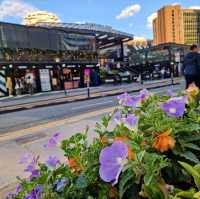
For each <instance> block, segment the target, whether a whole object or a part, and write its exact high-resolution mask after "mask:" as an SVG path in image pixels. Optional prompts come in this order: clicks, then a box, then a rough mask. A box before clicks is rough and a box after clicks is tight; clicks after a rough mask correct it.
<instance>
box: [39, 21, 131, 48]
mask: <svg viewBox="0 0 200 199" xmlns="http://www.w3.org/2000/svg"><path fill="white" fill-rule="evenodd" d="M37 26H39V27H45V28H52V29H55V28H56V29H59V30H63V31H65V32H73V33H74V32H76V33H80V34H91V35H94V36H95V38H96V42H97V47H98V48H100V49H102V48H107V47H109V46H112V45H115V44H116V43H120V42H122V41H123V42H127V41H129V40H132V39H133V35H132V34H129V33H125V32H122V31H118V30H115V29H113V28H112V27H111V26H106V25H99V24H93V23H83V24H79V23H39V24H37Z"/></svg>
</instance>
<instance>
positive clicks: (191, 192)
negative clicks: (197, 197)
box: [175, 189, 196, 199]
mask: <svg viewBox="0 0 200 199" xmlns="http://www.w3.org/2000/svg"><path fill="white" fill-rule="evenodd" d="M195 193H196V190H195V189H190V190H189V191H181V192H179V193H178V194H176V196H175V199H179V197H183V198H186V199H194V197H193V196H194V194H195Z"/></svg>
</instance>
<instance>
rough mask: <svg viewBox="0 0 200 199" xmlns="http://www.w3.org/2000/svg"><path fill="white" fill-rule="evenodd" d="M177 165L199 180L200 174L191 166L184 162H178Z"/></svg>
mask: <svg viewBox="0 0 200 199" xmlns="http://www.w3.org/2000/svg"><path fill="white" fill-rule="evenodd" d="M179 164H180V165H181V166H182V167H183V168H184V169H185V170H186V171H187V172H188V173H189V174H190V175H192V176H193V177H199V178H200V173H199V172H198V171H197V170H196V169H195V168H194V167H192V166H191V165H189V164H188V163H185V162H179Z"/></svg>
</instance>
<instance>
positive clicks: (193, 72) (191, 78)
mask: <svg viewBox="0 0 200 199" xmlns="http://www.w3.org/2000/svg"><path fill="white" fill-rule="evenodd" d="M198 51H199V49H198V47H197V45H192V46H191V47H190V52H189V53H188V54H187V55H186V56H185V58H184V62H183V74H184V76H185V80H186V88H188V87H189V85H190V84H193V83H195V84H196V86H198V87H199V86H200V80H198V79H199V77H200V74H199V72H200V55H199V53H198Z"/></svg>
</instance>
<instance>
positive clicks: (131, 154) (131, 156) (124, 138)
mask: <svg viewBox="0 0 200 199" xmlns="http://www.w3.org/2000/svg"><path fill="white" fill-rule="evenodd" d="M116 141H122V142H127V141H129V138H128V137H127V136H119V137H115V138H114V142H116ZM128 159H129V160H134V159H135V153H134V151H133V150H132V148H131V146H130V145H128Z"/></svg>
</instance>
